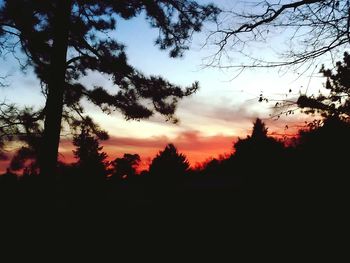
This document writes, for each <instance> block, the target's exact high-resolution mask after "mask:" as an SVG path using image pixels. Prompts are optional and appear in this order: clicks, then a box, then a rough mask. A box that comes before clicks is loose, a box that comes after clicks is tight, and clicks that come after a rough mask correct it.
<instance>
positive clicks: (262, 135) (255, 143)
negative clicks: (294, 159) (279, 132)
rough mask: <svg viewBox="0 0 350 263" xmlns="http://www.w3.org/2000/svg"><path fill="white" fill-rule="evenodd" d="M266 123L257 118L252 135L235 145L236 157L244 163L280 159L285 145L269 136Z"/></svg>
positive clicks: (239, 140)
mask: <svg viewBox="0 0 350 263" xmlns="http://www.w3.org/2000/svg"><path fill="white" fill-rule="evenodd" d="M267 130H268V129H267V128H266V126H265V123H264V122H263V121H262V120H261V119H259V118H257V119H256V120H255V122H254V126H253V130H252V135H251V136H249V135H248V136H247V138H245V139H238V141H237V142H236V143H235V144H234V148H235V154H234V155H235V157H236V158H239V159H241V160H243V161H248V162H259V163H265V165H268V163H266V161H267V160H270V161H271V160H273V159H276V157H280V154H281V152H282V151H283V144H282V143H280V142H279V141H277V140H275V139H274V138H273V137H270V136H268V134H267Z"/></svg>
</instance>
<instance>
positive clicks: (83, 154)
mask: <svg viewBox="0 0 350 263" xmlns="http://www.w3.org/2000/svg"><path fill="white" fill-rule="evenodd" d="M73 144H74V146H76V147H77V148H76V150H74V151H73V153H74V157H75V158H76V159H77V162H76V164H75V165H76V167H77V168H78V173H79V175H81V176H83V178H85V179H86V180H93V181H96V180H97V181H102V180H103V179H105V177H106V175H107V167H108V165H109V162H108V161H106V159H107V154H106V153H105V152H101V151H102V149H103V147H102V146H100V143H99V140H98V138H96V137H95V136H93V135H92V134H91V131H90V130H89V129H82V131H81V133H80V134H79V135H77V136H75V137H74V138H73Z"/></svg>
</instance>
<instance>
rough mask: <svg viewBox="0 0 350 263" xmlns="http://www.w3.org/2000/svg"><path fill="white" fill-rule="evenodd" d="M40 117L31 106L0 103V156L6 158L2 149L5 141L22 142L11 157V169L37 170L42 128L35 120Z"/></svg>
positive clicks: (31, 172)
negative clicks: (21, 106)
mask: <svg viewBox="0 0 350 263" xmlns="http://www.w3.org/2000/svg"><path fill="white" fill-rule="evenodd" d="M40 118H41V117H40V114H38V113H36V112H34V111H33V109H32V108H29V107H24V108H23V109H19V108H18V107H17V106H16V105H14V104H6V103H4V102H3V103H1V104H0V158H7V156H6V154H5V151H4V148H5V144H6V143H8V142H11V141H17V142H20V143H21V144H22V145H23V144H24V145H23V146H22V147H20V149H19V150H18V151H17V152H16V153H15V154H14V156H13V157H12V160H11V163H10V167H11V169H12V170H15V171H18V170H21V169H24V168H26V169H27V170H28V172H29V173H30V174H36V173H37V172H38V168H39V167H38V164H39V161H38V160H39V159H40V154H39V153H40V151H39V146H40V136H41V134H42V130H41V128H40V126H39V125H38V123H37V122H36V121H37V120H38V119H40ZM28 161H30V162H29V163H28Z"/></svg>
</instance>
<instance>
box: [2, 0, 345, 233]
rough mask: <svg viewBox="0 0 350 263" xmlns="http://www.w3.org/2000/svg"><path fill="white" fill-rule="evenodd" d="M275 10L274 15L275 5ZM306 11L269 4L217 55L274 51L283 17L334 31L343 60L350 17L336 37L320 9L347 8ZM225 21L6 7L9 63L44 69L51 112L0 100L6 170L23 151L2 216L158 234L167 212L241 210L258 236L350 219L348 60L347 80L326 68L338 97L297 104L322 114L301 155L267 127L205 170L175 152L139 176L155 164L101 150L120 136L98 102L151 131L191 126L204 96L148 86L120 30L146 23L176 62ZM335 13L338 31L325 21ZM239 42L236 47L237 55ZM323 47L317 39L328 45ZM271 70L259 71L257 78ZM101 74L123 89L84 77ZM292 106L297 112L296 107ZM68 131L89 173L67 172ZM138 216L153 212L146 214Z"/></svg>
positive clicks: (114, 5) (64, 4) (191, 4)
mask: <svg viewBox="0 0 350 263" xmlns="http://www.w3.org/2000/svg"><path fill="white" fill-rule="evenodd" d="M265 2H266V3H268V1H262V3H265ZM282 2H283V3H284V2H285V1H282ZM287 2H288V1H287ZM293 2H294V3H292V4H285V5H282V7H281V8H280V9H276V10H275V9H274V8H275V7H276V6H277V4H274V5H269V4H267V5H266V6H267V11H266V12H265V13H263V14H262V15H258V16H249V15H248V16H247V15H246V16H245V18H247V19H248V18H251V19H252V20H253V21H254V23H251V22H250V21H248V22H247V23H246V24H244V23H243V25H241V26H239V28H238V30H228V29H225V30H222V29H221V28H220V27H217V32H216V33H215V32H214V33H212V34H211V36H214V37H215V35H216V34H217V33H219V36H222V38H221V39H220V38H218V39H217V40H216V43H217V45H218V46H219V51H218V52H217V53H216V55H215V57H216V56H218V57H220V58H221V57H224V56H222V53H221V52H225V50H224V48H225V47H226V45H230V46H231V45H234V43H236V44H240V41H241V38H239V34H240V33H244V34H246V33H250V32H251V33H253V39H256V37H255V36H259V38H258V40H260V36H261V37H262V38H263V39H264V36H265V34H266V35H267V34H268V32H269V29H268V27H267V28H266V29H265V27H264V26H265V25H267V26H268V25H270V22H271V23H273V24H272V25H271V26H272V27H273V26H274V25H275V24H274V19H277V18H278V17H279V16H282V15H285V14H286V15H287V18H288V17H289V18H291V20H290V21H287V20H286V23H285V20H280V21H281V24H278V23H277V25H279V26H281V27H283V26H287V27H289V26H290V25H293V23H297V24H298V25H299V24H300V20H305V23H306V25H308V26H309V25H312V27H311V29H310V32H313V31H314V30H313V28H316V29H319V30H320V32H323V31H324V27H325V26H326V29H327V28H329V29H328V31H329V32H331V33H332V34H331V37H322V39H326V38H327V39H328V38H329V39H330V41H332V39H333V38H334V37H335V38H336V40H339V43H337V41H332V43H336V47H339V48H340V47H341V46H343V45H345V43H346V45H348V43H349V36H350V34H349V21H350V19H349V12H348V7H347V8H346V9H344V10H345V11H344V10H341V11H342V12H340V13H339V12H338V13H337V14H338V15H339V16H341V18H340V19H338V18H334V19H335V21H341V23H340V24H341V25H343V27H344V28H343V29H342V30H340V29H339V28H338V27H337V25H335V26H333V24H334V23H336V22H334V23H333V21H331V22H329V21H328V20H326V21H323V23H320V22H319V18H318V16H316V18H317V19H315V18H314V12H313V11H312V9H309V7H310V5H311V7H312V5H313V4H314V5H317V6H319V7H321V9H319V10H328V9H330V8H331V9H332V11H337V10H338V9H339V2H341V3H342V5H341V6H342V7H343V6H345V4H346V5H347V6H348V3H345V1H335V0H334V1H327V3H326V4H325V3H324V2H325V1H322V0H319V1H317V0H315V1H307V0H301V1H298V2H295V1H293ZM264 6H265V5H264ZM300 8H302V9H300ZM304 8H305V9H304ZM284 10H288V12H287V13H284V12H283V11H284ZM221 11H222V10H220V9H219V8H218V7H216V6H215V5H213V4H201V3H200V1H194V0H181V1H174V0H160V1H149V0H135V1H125V0H123V1H116V0H103V1H102V0H91V1H90V0H89V1H85V0H65V1H62V0H52V1H39V0H26V1H21V0H2V1H0V54H1V55H2V54H10V55H12V56H13V57H14V58H15V59H16V61H18V67H19V70H24V69H27V68H30V69H32V70H33V74H34V75H35V77H37V79H38V80H39V81H40V86H39V85H38V90H41V92H42V95H43V98H44V101H45V102H44V103H43V105H35V106H36V107H23V108H21V106H18V105H15V104H12V103H8V102H7V101H0V159H4V158H7V157H6V151H4V149H5V146H6V145H8V144H11V143H13V142H15V143H18V144H17V145H20V148H19V149H18V150H17V151H16V152H14V155H13V157H12V159H11V163H10V166H9V168H8V169H7V171H6V173H5V174H3V175H1V176H0V207H1V209H2V211H6V209H9V210H10V211H21V212H22V214H24V215H26V216H27V217H26V218H24V219H27V218H29V217H30V216H31V215H33V214H35V212H46V211H49V210H53V211H54V212H56V213H57V214H59V215H60V219H62V220H67V218H68V220H67V221H69V222H68V224H71V223H72V221H70V216H71V214H72V213H75V212H78V213H79V212H80V211H84V212H88V213H87V214H89V212H90V213H91V214H97V215H100V216H101V218H103V220H105V219H106V218H108V217H106V215H108V214H109V213H114V212H117V214H118V216H120V217H121V218H122V217H126V218H127V219H133V220H135V218H137V220H139V221H141V219H139V218H140V216H142V222H143V223H144V224H145V222H146V221H147V220H148V219H149V218H148V217H150V215H153V217H152V218H153V219H155V222H156V223H158V222H159V221H161V217H157V216H154V215H161V214H162V213H166V212H167V211H170V212H171V213H172V214H174V213H175V214H176V213H177V212H179V213H178V215H180V217H182V219H183V220H184V221H186V220H187V219H188V218H187V216H188V215H191V214H195V213H197V212H198V214H199V215H201V217H202V218H205V217H206V216H207V215H208V214H211V215H213V216H217V217H218V218H219V219H220V220H222V218H224V216H223V214H222V212H223V213H226V212H227V213H229V212H234V215H235V216H236V217H244V219H249V224H251V225H257V221H259V222H262V221H264V220H265V219H266V218H265V216H266V215H273V218H278V217H281V215H283V216H285V215H287V216H288V218H290V219H291V221H293V220H295V221H297V220H299V217H301V216H303V217H304V216H305V215H307V214H310V213H312V211H314V210H317V211H321V212H324V213H323V214H322V213H321V214H320V213H317V217H318V216H320V217H323V218H325V217H327V218H330V217H332V216H333V215H334V213H333V211H335V210H340V211H341V210H343V209H344V207H345V205H346V193H347V191H348V186H349V182H348V181H349V179H348V178H349V167H348V159H349V156H348V154H347V150H348V149H349V146H350V138H349V132H350V123H349V116H350V99H349V98H350V80H349V76H350V56H349V54H348V53H344V59H343V61H340V62H338V63H337V64H336V65H335V70H328V69H325V67H324V66H323V67H322V69H321V73H323V75H324V77H326V79H327V81H326V85H325V89H326V90H327V92H326V93H325V94H321V93H320V94H319V95H318V96H316V95H309V94H300V96H299V98H298V99H297V101H295V104H296V105H295V106H297V107H298V110H302V111H303V112H304V113H306V114H311V115H312V114H314V115H312V116H315V121H314V122H312V123H311V124H310V125H309V126H307V127H306V128H305V129H303V130H300V131H299V132H298V134H296V136H295V138H294V139H291V140H289V141H288V143H286V142H285V141H281V140H278V139H276V138H274V137H272V136H270V135H269V133H268V127H266V125H265V123H264V121H263V120H261V119H259V118H257V119H256V120H255V121H254V123H253V129H252V132H251V134H249V135H247V136H246V137H245V138H240V139H238V140H237V141H235V142H232V152H231V153H230V154H229V155H227V156H225V157H222V158H213V159H210V160H209V161H207V162H204V163H203V164H201V165H200V166H197V167H196V168H193V167H191V166H190V163H189V161H188V160H187V158H186V156H185V155H184V154H183V153H181V152H179V150H178V149H177V148H176V145H175V144H168V145H164V147H165V148H164V149H159V153H158V154H157V155H156V156H155V157H154V158H153V160H152V161H151V163H150V165H149V167H148V169H146V170H143V171H139V170H138V165H139V164H140V160H141V159H140V158H141V157H140V155H139V154H136V153H123V154H124V155H123V156H122V157H118V158H115V156H110V158H115V159H114V160H113V161H108V160H109V158H108V156H107V154H106V153H105V152H104V151H103V147H102V146H101V141H103V140H108V133H107V132H106V131H104V130H103V129H102V128H101V127H99V126H98V125H97V124H96V123H95V122H94V120H93V119H92V118H91V117H90V116H89V115H88V114H89V112H86V108H87V109H88V107H84V106H85V104H84V103H87V102H88V103H91V104H93V105H95V106H97V108H99V109H100V110H101V111H102V112H104V113H106V114H111V113H112V112H114V111H117V112H119V113H120V114H121V115H122V116H123V117H124V118H125V119H126V120H143V119H147V118H150V117H151V116H154V115H155V114H158V115H160V116H163V117H164V118H165V120H167V121H171V122H173V123H177V121H178V119H177V116H175V111H176V109H177V106H178V103H179V101H180V100H181V99H183V98H186V97H188V96H192V95H193V94H194V93H195V92H196V91H197V90H198V89H199V86H200V85H199V83H198V82H197V81H193V83H190V84H189V85H188V86H187V87H181V86H179V85H176V84H173V83H171V82H170V81H168V80H166V79H165V78H164V77H162V76H152V75H151V76H147V75H145V74H144V73H142V72H141V70H138V69H137V68H135V67H134V65H131V64H129V60H128V56H127V55H128V54H127V49H126V47H125V45H124V44H123V43H121V42H119V39H117V38H116V36H118V34H114V32H115V30H116V28H117V20H119V19H120V20H125V21H127V20H131V19H133V18H135V17H143V18H145V20H146V22H147V23H148V24H149V25H150V27H152V28H155V29H157V30H158V37H157V38H156V39H155V41H154V44H155V45H156V46H158V47H159V48H160V49H161V50H168V51H169V56H170V57H171V58H174V57H181V56H182V55H183V54H184V52H185V51H186V50H187V49H189V48H190V41H191V39H192V36H193V34H194V33H196V32H199V31H201V30H202V28H203V25H204V23H206V22H208V21H209V22H214V23H216V25H217V26H220V25H222V23H221V21H218V18H219V14H220V13H221ZM304 11H305V12H304ZM233 13H235V12H228V13H227V15H228V16H229V15H232V14H233ZM301 13H302V14H303V16H300V15H299V14H301ZM322 14H323V15H324V16H327V18H328V19H333V18H329V17H332V16H328V15H325V12H324V13H322ZM344 14H345V15H344ZM287 18H286V19H287ZM306 18H307V19H306ZM244 21H246V20H244ZM310 21H311V23H309V22H310ZM277 22H279V21H277ZM287 22H288V23H287ZM260 26H262V27H263V29H262V30H261V31H260ZM297 31H298V29H297ZM265 32H266V33H265ZM317 32H319V31H317ZM320 34H321V33H320ZM318 36H320V35H318ZM332 36H333V37H332ZM118 37H119V36H118ZM237 37H238V38H237ZM310 37H313V35H312V34H311V35H310ZM232 38H233V39H234V42H233V43H228V41H229V40H230V39H232ZM236 38H237V39H238V40H239V41H237V39H236ZM292 38H294V37H292ZM235 39H236V40H235ZM242 39H243V41H248V40H249V38H242ZM306 39H308V38H306ZM322 39H321V38H317V39H316V40H315V41H314V43H318V42H322V41H321V40H322ZM323 42H327V41H323ZM305 43H307V44H309V43H310V41H307V42H305ZM141 44H142V43H141ZM243 44H245V43H243ZM322 44H323V43H319V45H318V49H317V46H315V49H312V48H311V50H313V51H311V52H310V48H309V47H308V46H307V47H306V49H304V50H300V53H299V52H298V53H293V52H290V53H289V54H292V55H291V56H292V57H291V59H292V60H291V62H288V61H287V62H288V63H277V66H279V65H280V66H283V65H293V64H297V65H298V64H299V63H303V62H306V61H310V60H312V61H313V59H314V58H318V57H319V56H321V55H323V54H325V53H327V52H332V50H333V46H328V45H326V47H328V49H326V50H324V48H323V45H322ZM326 44H327V43H326ZM244 46H245V45H244ZM238 49H239V46H238ZM319 50H320V51H322V52H319ZM144 52H147V50H144ZM262 53H263V52H262ZM310 53H311V54H310ZM18 54H20V56H18ZM293 54H295V56H296V57H297V59H295V57H293ZM300 54H301V55H300ZM302 55H304V56H302ZM215 57H214V61H213V62H215ZM212 64H213V63H212ZM214 64H215V63H214ZM260 64H261V63H258V64H256V63H253V65H251V67H259V65H260ZM262 65H263V66H264V65H265V63H262ZM274 65H275V64H274V63H272V65H271V64H268V65H267V67H269V66H274ZM136 66H137V65H136ZM243 67H244V68H243V69H246V68H249V66H248V67H247V66H243ZM89 72H94V73H98V74H101V75H102V76H104V77H106V78H108V79H109V80H110V83H111V87H105V86H94V84H92V83H88V84H86V83H85V82H84V78H85V77H86V76H87V75H88V74H89ZM4 80H6V77H3V76H0V86H5V84H4V83H5V82H3V81H4ZM90 84H91V85H90ZM258 100H259V101H260V102H264V101H267V98H263V97H262V96H261V97H260V98H258V99H257V102H258ZM276 105H277V104H276ZM279 105H280V106H281V107H284V106H285V104H284V103H283V102H281V104H279ZM288 112H291V111H290V110H288ZM208 125H210V123H208ZM63 128H66V129H67V130H69V131H70V132H71V135H72V139H73V145H74V146H75V149H74V151H73V154H74V157H75V158H76V161H75V163H72V164H67V163H63V162H58V154H59V152H58V149H59V143H60V136H61V131H62V129H63ZM118 154H120V153H118ZM116 155H117V153H116ZM330 208H332V209H330ZM135 211H139V212H138V213H136V215H135ZM65 212H67V213H65ZM94 212H99V213H94ZM207 212H208V213H207ZM4 214H5V215H10V214H11V213H4ZM134 215H135V216H134ZM21 218H22V217H21ZM84 219H85V218H84ZM84 219H82V220H81V221H79V223H81V222H83V221H84ZM44 220H45V217H43V218H42V221H44ZM42 221H40V222H42ZM105 221H107V220H105ZM149 221H151V220H149ZM60 222H61V221H60ZM133 222H134V221H133ZM251 222H253V223H251ZM280 222H282V221H280ZM166 223H168V222H166ZM186 223H187V221H186ZM190 223H191V222H190ZM197 223H198V221H195V224H197ZM110 224H113V223H109V224H107V223H106V225H108V227H109V226H110ZM130 225H132V226H133V227H135V226H136V224H134V225H133V224H132V223H131V224H130ZM172 226H173V225H171V224H168V225H167V227H168V228H172ZM215 227H219V224H218V225H215ZM136 229H137V228H136ZM203 229H205V228H203ZM204 232H205V231H204Z"/></svg>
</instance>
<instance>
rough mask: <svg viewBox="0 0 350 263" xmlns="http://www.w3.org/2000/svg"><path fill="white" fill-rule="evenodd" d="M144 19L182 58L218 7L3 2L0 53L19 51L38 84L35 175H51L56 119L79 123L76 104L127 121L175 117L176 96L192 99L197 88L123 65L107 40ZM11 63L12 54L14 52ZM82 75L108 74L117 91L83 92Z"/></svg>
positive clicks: (77, 0)
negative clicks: (120, 22) (120, 26)
mask: <svg viewBox="0 0 350 263" xmlns="http://www.w3.org/2000/svg"><path fill="white" fill-rule="evenodd" d="M141 13H143V14H146V17H147V20H148V21H149V23H150V25H151V26H152V27H155V28H158V29H159V37H158V38H157V40H156V45H158V46H159V47H160V48H161V49H170V56H171V57H176V56H181V55H182V54H183V51H184V50H186V49H188V47H189V46H188V44H189V40H190V37H191V35H192V33H193V32H194V31H199V30H200V29H201V27H202V23H203V22H204V21H205V20H208V19H214V18H215V16H216V14H217V13H218V9H217V8H215V7H214V6H213V5H200V4H198V3H196V1H191V0H185V1H170V0H161V1H148V0H136V1H125V0H123V1H114V0H104V1H101V0H66V1H60V0H53V1H39V0H4V1H3V3H2V4H1V6H0V51H10V52H13V53H15V54H16V52H17V51H18V49H20V50H22V51H23V52H22V53H23V54H24V58H23V59H19V60H20V62H21V66H23V67H25V66H32V67H33V68H34V70H35V73H36V75H37V76H38V77H39V79H40V81H41V83H42V90H43V93H44V95H45V96H46V104H45V106H44V108H43V109H42V110H39V112H41V113H42V114H39V115H40V116H41V119H40V120H41V121H42V122H43V138H42V147H41V150H40V151H41V152H42V154H43V156H45V161H42V162H41V163H40V167H41V174H44V175H47V176H49V177H52V176H51V175H54V174H55V167H56V164H57V154H58V145H59V138H60V131H61V125H62V123H61V121H62V119H63V120H65V121H66V122H67V123H68V124H72V123H74V122H75V121H76V119H77V118H85V117H86V116H85V115H84V109H83V107H82V105H81V103H80V102H81V99H82V98H83V97H85V98H87V99H88V100H89V101H90V102H92V103H94V104H96V105H98V106H99V107H100V108H101V109H102V110H103V111H104V112H107V113H109V112H111V111H113V110H119V111H121V112H122V113H123V114H124V116H125V118H126V119H143V118H148V117H150V116H151V115H152V114H154V113H155V112H158V113H160V114H162V115H164V116H166V118H167V119H170V120H175V118H174V112H175V108H176V105H177V102H178V99H181V98H183V97H184V96H188V95H191V94H192V93H194V92H195V91H196V90H197V89H198V83H197V82H195V83H194V84H192V86H190V87H188V88H186V89H185V90H183V89H181V87H179V86H176V85H174V84H171V83H169V82H168V81H166V80H165V79H163V78H162V77H157V76H150V77H147V76H144V75H143V74H142V73H141V72H139V71H138V70H136V69H135V68H134V67H133V66H131V65H130V64H129V63H128V61H127V56H126V53H125V46H124V45H123V44H122V43H119V42H118V41H117V40H116V39H113V38H112V37H111V35H110V34H108V33H110V32H111V31H113V30H114V29H115V28H116V20H117V19H125V20H128V19H131V18H133V17H135V16H137V15H140V14H141ZM16 58H18V56H17V55H16ZM89 71H97V72H101V73H103V74H105V75H109V76H110V77H111V79H112V80H113V82H114V84H115V86H116V87H117V89H116V92H114V93H111V92H109V91H107V90H106V89H104V87H93V88H91V87H86V86H83V85H82V84H81V82H80V80H81V78H82V77H83V76H85V75H87V74H88V72H89Z"/></svg>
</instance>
